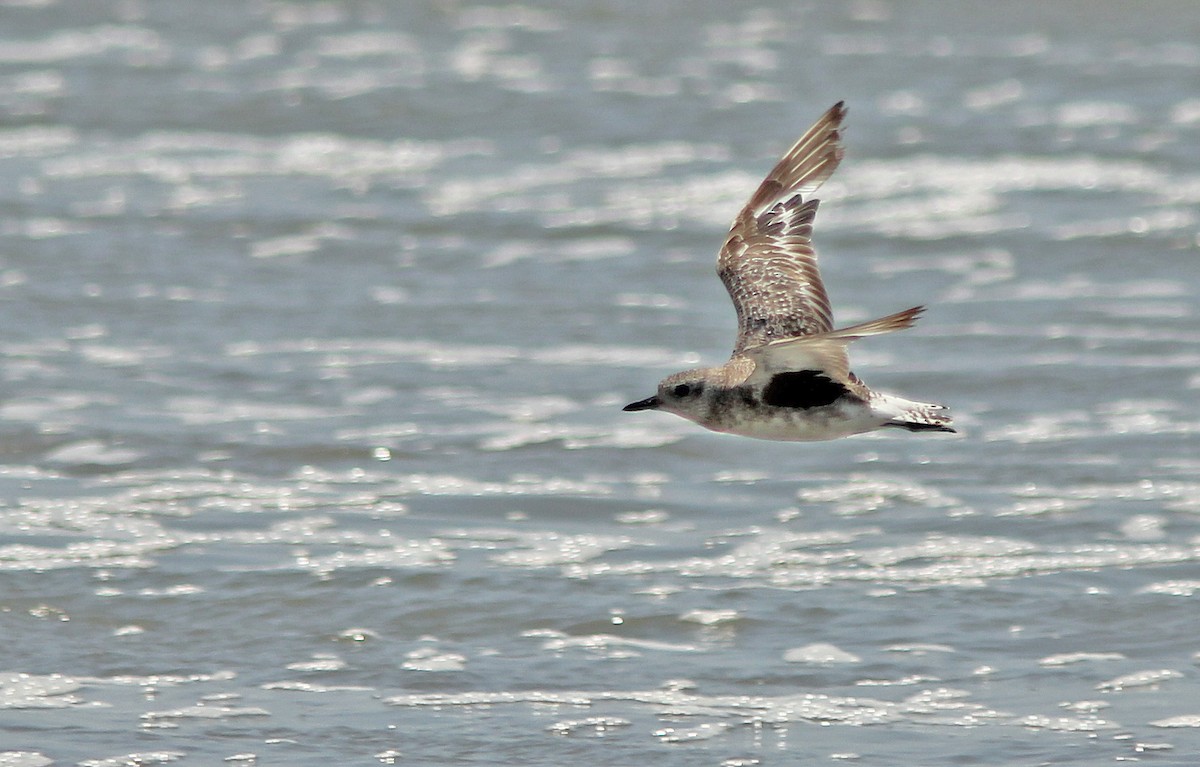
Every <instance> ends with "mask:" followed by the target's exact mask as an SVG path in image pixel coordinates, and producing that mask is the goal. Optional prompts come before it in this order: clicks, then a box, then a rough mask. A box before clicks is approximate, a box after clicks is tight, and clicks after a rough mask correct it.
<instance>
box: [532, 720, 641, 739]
mask: <svg viewBox="0 0 1200 767" xmlns="http://www.w3.org/2000/svg"><path fill="white" fill-rule="evenodd" d="M632 724H633V722H631V721H629V720H628V719H622V718H620V717H615V716H589V717H586V718H584V719H564V720H562V721H559V722H555V723H554V724H551V725H549V726H547V727H546V730H547V731H549V732H552V733H554V734H555V735H576V736H590V737H603V736H604V735H607V734H609V731H610V730H615V729H616V728H618V727H630V726H632Z"/></svg>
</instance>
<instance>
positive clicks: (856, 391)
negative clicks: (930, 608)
mask: <svg viewBox="0 0 1200 767" xmlns="http://www.w3.org/2000/svg"><path fill="white" fill-rule="evenodd" d="M845 117H846V107H845V105H844V104H843V103H842V102H838V103H837V104H834V105H833V107H831V108H830V109H829V111H828V112H826V113H825V114H824V115H823V116H822V117H821V119H820V120H817V122H816V124H815V125H813V126H812V127H811V128H809V129H808V132H806V133H805V134H804V135H803V136H801V137H800V140H799V141H797V142H796V143H795V145H794V146H793V147H792V148H791V149H789V150H788V152H787V154H785V155H784V156H783V159H782V160H780V161H779V163H778V164H777V165H776V166H775V167H774V168H772V169H771V172H770V173H768V174H767V177H766V179H765V180H763V182H762V184H760V185H759V187H758V190H757V191H755V192H754V195H753V196H752V197H751V198H750V202H748V203H747V204H746V207H745V208H743V209H742V212H741V213H739V214H738V216H737V218H736V219H735V220H734V222H733V226H732V227H731V228H730V230H729V236H728V237H727V238H726V240H725V245H724V247H722V248H721V254H720V256H719V257H718V258H717V274H718V275H720V277H721V282H723V283H725V288H726V290H728V291H729V296H730V298H732V299H733V306H734V309H736V310H737V318H738V335H737V342H736V343H735V344H734V347H733V356H731V357H730V358H729V361H728V362H726V363H725V364H724V365H721V366H719V367H710V368H698V369H696V370H685V371H683V372H682V373H675V374H674V375H670V376H667V377H666V378H664V379H663V380H662V382H661V383H659V385H658V393H657V394H655V395H654V396H653V397H648V398H646V399H644V400H640V401H638V402H633V403H631V404H629V405H626V406H625V410H655V409H657V410H666V411H667V412H670V413H675V414H676V415H680V416H683V417H684V418H687V419H688V420H691V421H695V422H696V423H698V424H700V425H701V426H703V427H705V428H706V429H712V430H713V431H719V432H727V433H729V434H740V435H742V436H745V437H757V438H759V439H776V440H794V441H801V440H820V439H836V438H838V437H846V436H849V435H851V434H860V433H862V432H867V431H874V430H876V429H881V428H884V427H887V426H891V427H897V428H901V429H908V430H909V431H950V432H952V431H954V429H952V428H950V423H951V420H950V415H949V414H948V413H947V412H946V409H945V407H944V406H942V405H934V404H929V403H924V402H912V401H911V400H907V399H904V398H903V397H898V396H896V395H894V394H884V393H883V392H877V391H872V390H871V389H869V388H868V387H867V385H866V384H865V383H863V382H862V380H861V379H860V378H858V376H856V375H854V373H852V372H850V362H849V358H848V356H847V351H848V347H849V345H850V342H851V341H856V340H858V339H860V338H865V337H867V336H877V335H881V334H883V333H891V332H892V331H895V330H903V329H904V328H907V327H911V326H912V324H913V323H914V322H915V321H916V319H917V316H918V315H920V313H921V312H922V311H923V310H924V307H922V306H916V307H913V308H912V309H905V310H904V311H902V312H897V313H895V314H890V315H888V316H887V317H882V318H880V319H877V320H871V321H870V322H863V323H860V324H858V325H851V326H850V327H846V328H839V329H834V327H833V312H832V310H831V308H830V306H829V297H828V296H827V295H826V294H825V286H824V284H822V282H821V274H820V272H819V271H818V269H817V253H816V251H815V250H813V245H812V227H813V218H814V217H815V216H816V213H817V204H818V201H817V200H816V199H815V198H809V195H810V194H812V193H813V192H815V191H816V190H817V188H818V187H820V186H821V184H823V183H824V182H825V180H826V179H827V178H829V176H830V175H832V174H833V171H834V170H835V169H836V168H837V166H838V163H840V162H841V160H842V155H843V153H844V150H843V149H842V141H841V127H842V120H843V119H844V118H845Z"/></svg>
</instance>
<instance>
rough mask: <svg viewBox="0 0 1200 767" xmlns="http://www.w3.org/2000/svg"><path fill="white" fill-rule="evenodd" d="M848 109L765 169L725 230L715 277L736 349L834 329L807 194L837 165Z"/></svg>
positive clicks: (829, 116)
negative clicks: (733, 315)
mask: <svg viewBox="0 0 1200 767" xmlns="http://www.w3.org/2000/svg"><path fill="white" fill-rule="evenodd" d="M845 116H846V108H845V106H844V104H843V103H842V102H838V103H837V104H834V105H833V107H831V108H830V109H829V110H828V111H827V112H826V113H825V114H824V115H823V116H822V117H821V119H819V120H817V122H816V123H815V124H814V125H813V126H812V127H811V128H809V129H808V131H806V132H805V134H804V135H803V136H801V137H800V139H799V140H798V141H797V142H796V143H795V144H794V145H793V146H792V148H791V149H789V150H788V151H787V153H786V154H784V156H783V158H782V159H780V161H779V162H778V163H777V164H776V165H775V167H774V168H772V169H771V172H770V173H768V174H767V177H766V178H765V179H764V180H763V182H762V183H761V184H760V185H759V187H758V189H757V190H756V191H755V192H754V194H753V195H752V196H751V197H750V201H749V202H748V203H747V204H746V207H745V208H743V209H742V211H741V212H740V213H739V214H738V216H737V218H736V219H735V220H734V223H733V226H732V227H731V228H730V231H729V236H728V238H727V239H726V241H725V245H724V246H723V247H722V248H721V253H720V256H719V257H718V259H717V274H718V275H719V276H720V278H721V281H722V282H723V283H724V284H725V289H726V290H728V291H729V296H730V298H731V299H732V300H733V305H734V308H735V309H736V311H737V317H738V335H737V342H736V344H735V345H734V354H738V353H740V352H741V351H743V350H744V349H746V348H747V347H752V346H758V345H761V344H764V343H767V342H769V341H772V340H777V339H782V338H793V337H796V336H804V335H812V334H815V333H824V332H827V331H829V330H831V329H832V327H833V312H832V309H831V307H830V305H829V296H828V295H827V294H826V292H825V285H824V283H823V282H822V281H821V273H820V270H819V269H818V265H817V254H816V251H815V250H814V249H813V246H812V226H813V219H814V217H815V215H816V212H817V206H818V201H817V200H816V199H805V198H806V196H807V195H809V194H810V193H812V192H814V191H815V190H816V189H817V188H818V187H820V186H821V184H823V183H824V182H825V180H826V179H828V178H829V176H830V175H832V174H833V171H834V170H835V169H836V168H837V166H838V163H839V162H841V159H842V155H843V149H842V144H841V132H840V131H841V127H842V121H843V120H844V119H845Z"/></svg>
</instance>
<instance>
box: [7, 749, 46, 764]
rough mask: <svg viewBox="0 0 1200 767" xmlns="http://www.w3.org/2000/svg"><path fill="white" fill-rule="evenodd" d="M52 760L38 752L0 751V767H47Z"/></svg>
mask: <svg viewBox="0 0 1200 767" xmlns="http://www.w3.org/2000/svg"><path fill="white" fill-rule="evenodd" d="M52 764H54V760H53V759H51V758H49V757H48V756H46V755H45V754H42V753H40V752H38V751H0V767H49V765H52Z"/></svg>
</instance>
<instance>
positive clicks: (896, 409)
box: [871, 392, 955, 432]
mask: <svg viewBox="0 0 1200 767" xmlns="http://www.w3.org/2000/svg"><path fill="white" fill-rule="evenodd" d="M871 395H872V396H871V410H872V411H874V412H875V413H876V414H877V415H879V416H882V417H884V418H887V419H888V420H887V421H886V422H885V423H884V424H883V425H884V426H895V427H897V428H900V429H908V430H909V431H948V432H955V430H954V429H953V428H951V426H950V424H952V423H953V422H954V419H953V418H951V416H950V414H949V413H948V412H946V406H945V405H937V404H934V403H932V402H913V401H912V400H907V399H904V398H903V397H897V396H895V395H894V394H880V393H879V392H872V393H871Z"/></svg>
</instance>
